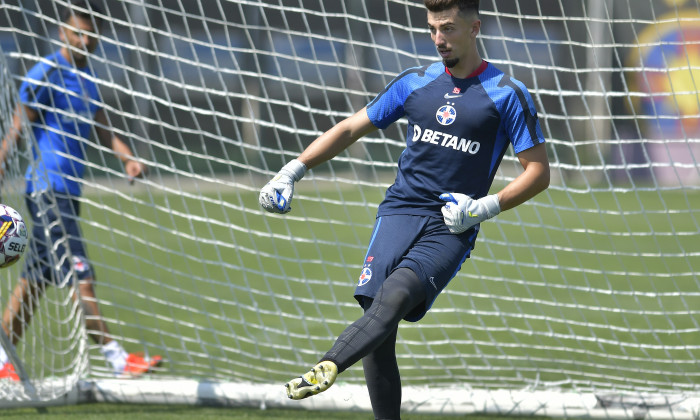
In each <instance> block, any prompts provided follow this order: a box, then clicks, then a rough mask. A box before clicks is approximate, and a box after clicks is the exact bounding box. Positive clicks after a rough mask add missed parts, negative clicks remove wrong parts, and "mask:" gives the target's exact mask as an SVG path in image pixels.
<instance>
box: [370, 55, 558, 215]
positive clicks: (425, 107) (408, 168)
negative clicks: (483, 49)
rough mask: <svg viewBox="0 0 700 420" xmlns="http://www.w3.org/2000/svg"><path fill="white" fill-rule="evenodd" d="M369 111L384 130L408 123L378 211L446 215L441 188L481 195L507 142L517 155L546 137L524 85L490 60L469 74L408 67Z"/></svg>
mask: <svg viewBox="0 0 700 420" xmlns="http://www.w3.org/2000/svg"><path fill="white" fill-rule="evenodd" d="M367 115H368V116H369V119H370V120H371V121H372V123H373V124H374V125H375V126H376V127H378V128H380V129H384V128H386V127H388V126H389V125H390V124H391V123H393V122H395V121H397V120H398V119H400V118H402V117H406V119H407V120H408V130H407V136H406V149H405V150H404V151H403V153H402V154H401V156H400V158H399V163H398V173H397V175H396V180H395V182H394V184H393V185H391V186H390V187H389V189H388V190H387V192H386V196H385V198H384V201H383V202H382V203H381V204H380V205H379V209H378V211H377V216H384V215H392V214H408V215H419V216H436V217H442V213H441V212H440V208H441V207H442V206H443V205H444V201H442V200H440V198H439V196H440V194H441V193H444V192H458V193H462V194H466V195H469V196H471V197H472V198H474V199H478V198H481V197H483V196H485V195H487V194H488V192H489V188H490V187H491V183H492V182H493V179H494V176H495V174H496V170H497V169H498V165H499V164H500V162H501V159H502V158H503V155H504V154H505V152H506V150H507V149H508V145H509V144H512V145H513V150H514V152H515V153H516V154H517V153H520V152H522V151H523V150H526V149H529V148H531V147H533V146H535V145H537V144H539V143H543V142H544V141H545V140H544V136H543V134H542V129H541V128H540V125H539V122H538V119H537V112H536V110H535V105H534V102H533V101H532V97H531V96H530V94H529V93H528V91H527V89H526V88H525V86H524V85H523V84H522V83H521V82H519V81H518V80H515V79H513V78H511V77H509V76H507V75H505V74H504V73H503V72H502V71H500V70H499V69H497V68H496V67H494V66H493V65H491V64H490V63H487V62H485V61H484V62H483V63H482V65H481V66H480V67H479V69H478V70H477V71H476V72H474V74H472V75H470V77H467V78H465V79H458V78H455V77H452V76H451V75H450V73H449V72H448V71H447V70H446V68H445V66H444V64H442V63H440V62H438V63H434V64H431V65H429V66H424V67H416V68H411V69H408V70H406V71H404V72H403V73H401V74H400V75H399V76H397V77H396V78H395V79H394V80H393V81H392V82H391V83H390V84H389V85H387V86H386V88H384V90H383V91H382V92H380V93H379V95H377V97H376V98H374V100H372V102H370V103H369V105H367Z"/></svg>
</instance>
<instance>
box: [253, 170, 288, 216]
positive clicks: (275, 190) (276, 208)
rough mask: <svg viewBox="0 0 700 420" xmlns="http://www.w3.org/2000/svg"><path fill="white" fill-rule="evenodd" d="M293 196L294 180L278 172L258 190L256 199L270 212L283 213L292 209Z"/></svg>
mask: <svg viewBox="0 0 700 420" xmlns="http://www.w3.org/2000/svg"><path fill="white" fill-rule="evenodd" d="M293 196H294V180H293V179H292V178H291V177H290V176H288V175H286V174H282V173H278V174H277V175H276V176H275V177H274V178H272V180H271V181H270V182H268V183H267V184H265V186H264V187H263V188H262V190H260V197H258V201H259V202H260V205H261V206H262V208H264V209H265V210H267V211H269V212H270V213H282V214H283V213H287V212H289V210H291V209H292V207H291V205H292V197H293Z"/></svg>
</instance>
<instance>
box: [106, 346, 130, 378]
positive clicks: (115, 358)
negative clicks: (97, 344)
mask: <svg viewBox="0 0 700 420" xmlns="http://www.w3.org/2000/svg"><path fill="white" fill-rule="evenodd" d="M100 351H101V352H102V355H103V356H104V357H105V359H107V361H108V362H109V363H111V364H112V367H113V368H114V373H122V372H123V371H124V367H125V366H126V358H127V357H128V356H129V354H128V353H127V352H126V350H124V347H122V346H121V344H119V342H118V341H117V340H112V341H110V342H109V343H107V344H105V345H104V346H102V348H101V349H100Z"/></svg>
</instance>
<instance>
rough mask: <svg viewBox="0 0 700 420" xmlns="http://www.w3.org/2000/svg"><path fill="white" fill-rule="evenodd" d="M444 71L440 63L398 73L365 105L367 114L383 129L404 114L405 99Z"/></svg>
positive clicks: (373, 122)
mask: <svg viewBox="0 0 700 420" xmlns="http://www.w3.org/2000/svg"><path fill="white" fill-rule="evenodd" d="M441 73H444V67H443V66H442V63H434V64H432V65H429V66H423V67H413V68H410V69H408V70H406V71H404V72H403V73H401V74H399V75H398V76H396V78H394V80H392V81H391V83H389V84H388V85H387V86H386V87H385V88H384V90H382V91H381V92H380V93H379V94H378V95H377V97H376V98H374V99H373V100H372V102H370V103H369V104H368V105H367V116H368V117H369V119H370V121H372V124H374V125H375V126H376V127H377V128H380V129H384V128H387V127H388V126H390V125H391V124H392V123H393V122H395V121H397V120H398V119H399V118H401V117H403V116H404V115H405V110H404V104H405V103H406V99H407V98H408V97H409V95H411V93H413V92H414V91H415V90H416V89H419V88H421V87H423V86H425V85H427V84H428V83H430V82H432V81H433V80H435V79H436V78H437V76H438V75H440V74H441Z"/></svg>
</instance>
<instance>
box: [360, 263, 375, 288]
mask: <svg viewBox="0 0 700 420" xmlns="http://www.w3.org/2000/svg"><path fill="white" fill-rule="evenodd" d="M370 280H372V270H371V269H370V268H369V267H367V266H365V267H362V273H360V280H359V281H358V282H357V285H358V286H364V285H365V284H367V283H369V281H370Z"/></svg>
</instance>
